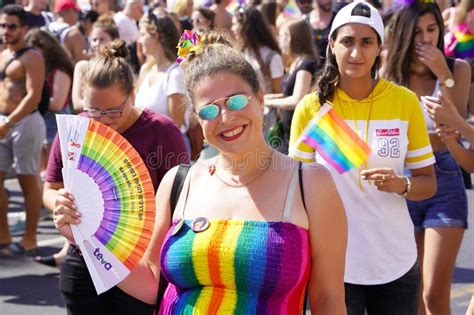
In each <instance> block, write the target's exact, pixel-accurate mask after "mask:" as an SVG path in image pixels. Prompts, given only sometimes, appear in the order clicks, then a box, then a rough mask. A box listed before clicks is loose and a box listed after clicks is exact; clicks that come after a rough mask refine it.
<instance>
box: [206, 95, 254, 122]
mask: <svg viewBox="0 0 474 315" xmlns="http://www.w3.org/2000/svg"><path fill="white" fill-rule="evenodd" d="M221 100H226V102H225V106H226V107H227V108H228V109H230V110H231V111H236V110H242V109H244V108H245V107H247V105H248V104H249V100H250V96H247V95H243V94H237V95H232V96H229V97H224V98H220V99H218V100H215V101H214V102H212V103H211V104H208V105H204V106H203V107H201V109H199V111H198V113H197V114H198V116H199V118H201V119H202V120H213V119H216V118H217V116H219V114H220V112H221V107H220V106H219V105H216V104H215V103H216V102H218V101H221Z"/></svg>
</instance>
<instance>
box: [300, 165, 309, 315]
mask: <svg viewBox="0 0 474 315" xmlns="http://www.w3.org/2000/svg"><path fill="white" fill-rule="evenodd" d="M298 179H299V182H300V193H301V200H302V201H303V207H304V209H305V210H306V203H305V202H304V187H303V163H302V162H301V161H299V162H298ZM307 304H308V285H306V290H305V294H304V304H303V315H304V314H306V307H307Z"/></svg>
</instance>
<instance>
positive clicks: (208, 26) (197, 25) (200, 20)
mask: <svg viewBox="0 0 474 315" xmlns="http://www.w3.org/2000/svg"><path fill="white" fill-rule="evenodd" d="M215 17H216V13H215V12H214V11H212V10H211V9H208V8H205V7H199V8H197V9H195V10H194V11H193V13H192V14H191V20H192V21H193V31H199V32H207V31H210V30H212V29H213V28H214V19H215Z"/></svg>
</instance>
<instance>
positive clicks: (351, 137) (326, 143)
mask: <svg viewBox="0 0 474 315" xmlns="http://www.w3.org/2000/svg"><path fill="white" fill-rule="evenodd" d="M302 142H303V143H305V144H307V145H309V146H311V147H313V148H315V149H316V151H317V152H318V153H319V154H320V155H321V156H322V157H323V158H324V159H325V160H326V162H327V163H329V164H330V165H331V166H332V167H334V168H335V169H336V170H337V171H338V172H339V174H342V173H344V172H346V171H348V170H350V169H352V168H354V167H360V166H361V165H362V164H363V163H364V162H365V161H367V159H368V158H369V155H370V153H371V149H370V147H369V146H368V145H367V143H365V142H364V141H363V140H362V139H361V138H360V137H359V135H358V134H357V133H355V131H354V130H352V128H351V127H350V126H349V125H348V124H347V123H346V122H345V121H344V119H343V118H342V117H341V116H340V115H339V114H338V113H337V112H336V111H335V110H334V109H333V108H332V107H331V106H330V105H329V104H327V103H326V104H324V106H322V107H321V108H320V109H319V111H318V113H317V115H316V116H315V117H314V118H313V119H311V120H310V121H309V123H308V125H307V126H306V128H305V129H304V130H303V132H302V133H301V135H300V137H299V138H298V140H297V141H296V148H298V146H299V145H300V144H301V143H302Z"/></svg>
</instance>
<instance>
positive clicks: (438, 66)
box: [415, 43, 452, 79]
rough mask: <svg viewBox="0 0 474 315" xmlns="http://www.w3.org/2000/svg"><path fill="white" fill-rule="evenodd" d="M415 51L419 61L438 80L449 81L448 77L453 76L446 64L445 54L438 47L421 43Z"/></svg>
mask: <svg viewBox="0 0 474 315" xmlns="http://www.w3.org/2000/svg"><path fill="white" fill-rule="evenodd" d="M415 51H416V54H417V55H418V59H420V61H421V62H422V63H423V64H425V66H427V67H428V68H429V69H430V70H431V72H433V74H434V75H435V76H436V77H437V78H444V79H447V78H448V75H449V77H451V76H452V74H451V71H450V70H449V67H448V65H447V64H446V60H445V57H444V54H443V52H442V51H441V50H439V49H438V47H436V46H434V45H431V44H427V43H419V44H417V45H416V50H415Z"/></svg>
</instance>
